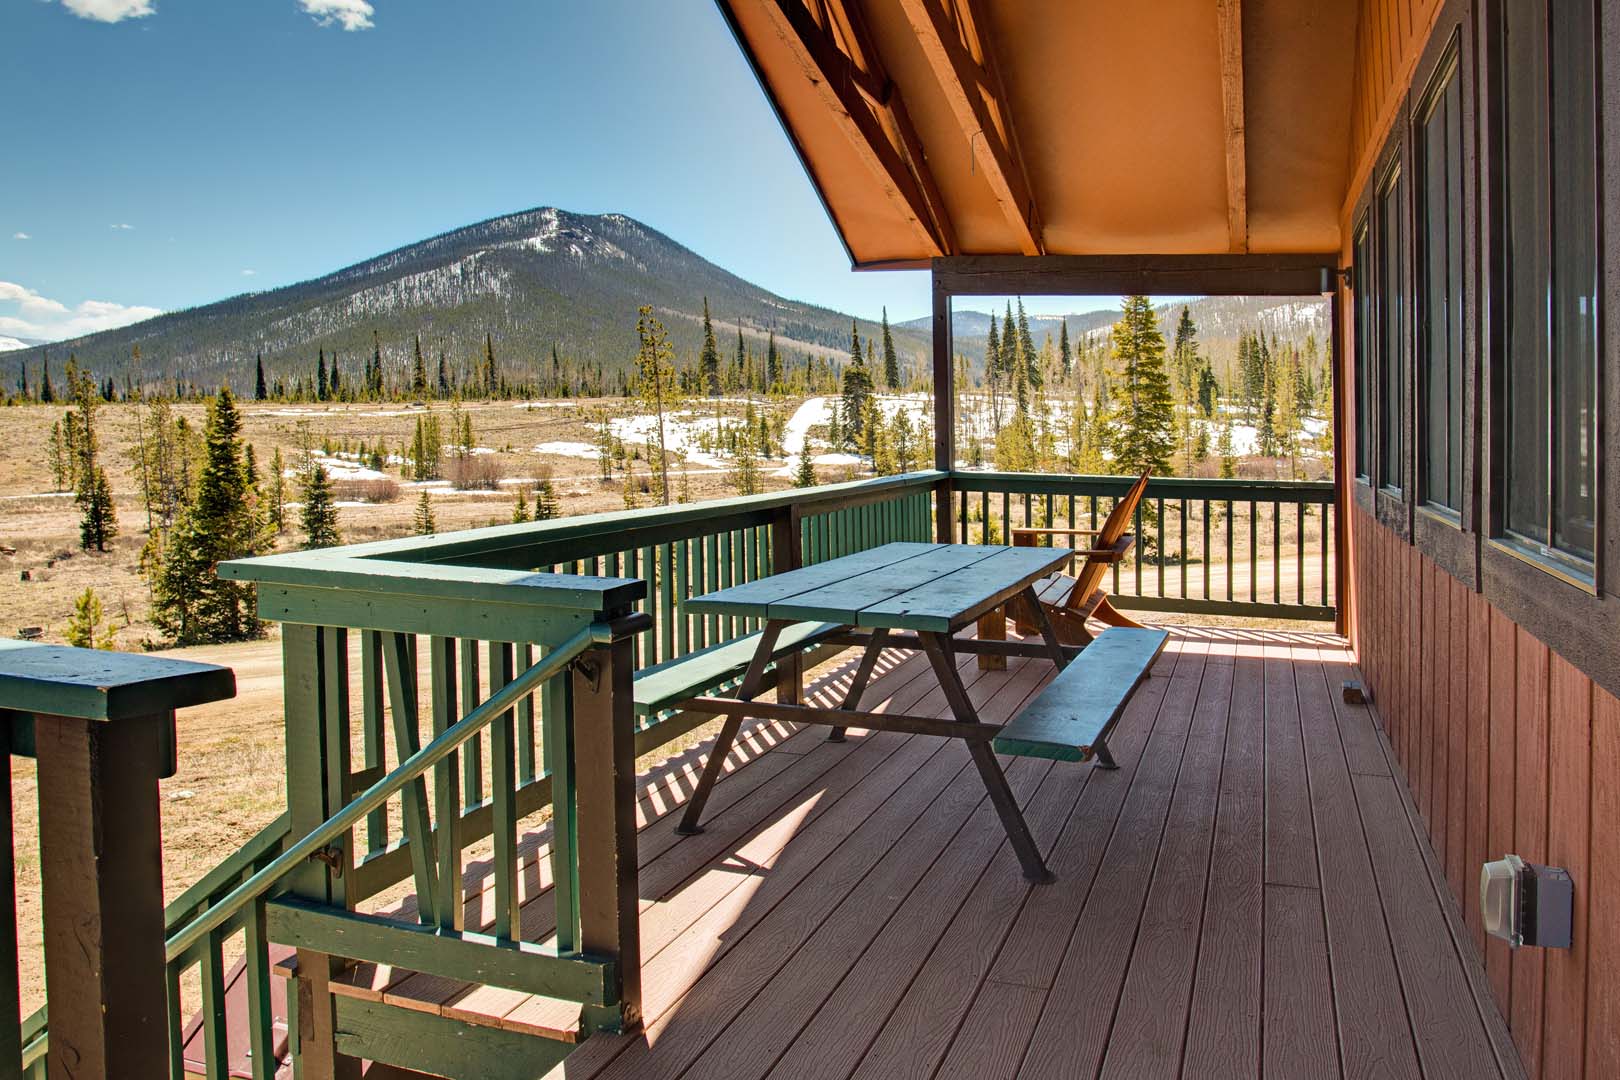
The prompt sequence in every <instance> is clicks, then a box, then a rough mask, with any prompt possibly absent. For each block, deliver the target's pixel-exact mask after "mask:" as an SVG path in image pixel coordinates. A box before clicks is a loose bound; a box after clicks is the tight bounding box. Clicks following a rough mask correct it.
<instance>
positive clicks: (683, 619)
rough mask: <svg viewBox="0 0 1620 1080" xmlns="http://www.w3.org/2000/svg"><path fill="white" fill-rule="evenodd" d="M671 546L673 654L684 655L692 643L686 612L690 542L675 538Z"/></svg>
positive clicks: (689, 590)
mask: <svg viewBox="0 0 1620 1080" xmlns="http://www.w3.org/2000/svg"><path fill="white" fill-rule="evenodd" d="M671 546H672V547H673V548H674V549H675V586H674V589H673V590H672V592H673V594H674V600H675V611H676V616H675V655H676V656H685V655H686V654H687V653H688V652H690V651H691V645H692V630H691V625H690V623H691V619H690V618H689V617H688V616H687V614H686V598H687V597H688V596H691V595H692V567H691V561H692V550H691V548H692V544H691V541H689V540H676V541H674V542H673V544H672V545H671Z"/></svg>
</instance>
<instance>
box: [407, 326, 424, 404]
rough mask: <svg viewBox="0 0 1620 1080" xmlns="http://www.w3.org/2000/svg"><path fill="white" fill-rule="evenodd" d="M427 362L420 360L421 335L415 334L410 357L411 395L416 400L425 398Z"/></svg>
mask: <svg viewBox="0 0 1620 1080" xmlns="http://www.w3.org/2000/svg"><path fill="white" fill-rule="evenodd" d="M427 390H428V381H427V361H425V360H423V359H422V335H421V334H417V335H416V338H415V344H414V346H413V352H412V355H411V395H412V396H413V397H414V398H416V399H417V400H419V401H420V400H421V399H422V398H425V397H427Z"/></svg>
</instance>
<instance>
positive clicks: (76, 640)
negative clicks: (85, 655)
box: [62, 587, 118, 649]
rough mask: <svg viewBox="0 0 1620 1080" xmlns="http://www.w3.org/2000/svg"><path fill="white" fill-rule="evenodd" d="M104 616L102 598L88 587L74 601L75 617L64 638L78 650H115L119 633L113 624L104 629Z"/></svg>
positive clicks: (71, 620) (70, 622)
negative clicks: (102, 623) (102, 621)
mask: <svg viewBox="0 0 1620 1080" xmlns="http://www.w3.org/2000/svg"><path fill="white" fill-rule="evenodd" d="M104 615H105V612H104V609H103V608H102V604H101V597H99V596H97V595H96V590H95V589H92V588H89V587H86V588H85V590H84V592H82V593H80V594H79V596H78V599H76V600H74V601H73V615H72V616H71V617H70V618H69V619H68V624H67V628H66V629H65V630H64V631H63V633H62V636H63V637H65V638H66V639H67V643H68V644H69V645H72V646H73V647H74V648H77V649H115V648H117V647H118V646H117V635H118V631H117V629H116V628H115V627H114V626H113V625H112V623H111V622H109V623H108V624H107V626H106V627H105V629H103V628H102V625H101V620H102V618H103V617H104Z"/></svg>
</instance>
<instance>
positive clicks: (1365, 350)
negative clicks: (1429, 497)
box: [1352, 217, 1373, 479]
mask: <svg viewBox="0 0 1620 1080" xmlns="http://www.w3.org/2000/svg"><path fill="white" fill-rule="evenodd" d="M1355 237H1356V240H1355V251H1354V253H1353V258H1354V262H1353V264H1352V265H1353V266H1354V267H1355V277H1354V278H1353V281H1354V284H1355V321H1356V323H1355V325H1356V475H1357V476H1358V477H1361V478H1362V479H1371V477H1372V431H1373V428H1372V409H1373V396H1372V387H1373V377H1372V363H1373V315H1372V310H1373V261H1372V227H1371V225H1369V224H1368V222H1367V219H1366V218H1365V217H1363V218H1362V219H1361V223H1360V224H1359V225H1357V226H1356V231H1355Z"/></svg>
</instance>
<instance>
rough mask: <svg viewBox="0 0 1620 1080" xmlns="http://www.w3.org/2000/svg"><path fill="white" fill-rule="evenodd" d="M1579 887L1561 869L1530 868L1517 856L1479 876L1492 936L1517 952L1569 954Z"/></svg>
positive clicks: (1482, 908) (1486, 868) (1487, 866)
mask: <svg viewBox="0 0 1620 1080" xmlns="http://www.w3.org/2000/svg"><path fill="white" fill-rule="evenodd" d="M1574 901H1575V883H1574V882H1573V881H1572V880H1571V879H1570V876H1569V872H1568V871H1567V870H1565V869H1564V868H1563V867H1560V866H1540V865H1538V864H1536V863H1527V862H1525V861H1524V860H1523V859H1521V858H1519V857H1518V856H1517V855H1508V856H1506V857H1505V858H1502V859H1498V860H1496V861H1494V862H1488V863H1486V864H1485V866H1484V868H1483V869H1482V870H1481V872H1480V879H1479V909H1480V914H1481V916H1482V917H1483V919H1484V923H1485V930H1486V932H1487V933H1489V934H1491V935H1493V936H1495V937H1499V938H1501V939H1502V940H1503V941H1506V942H1507V943H1508V944H1509V945H1511V946H1512V947H1513V948H1515V949H1517V948H1518V947H1519V946H1521V945H1536V946H1540V947H1542V948H1547V949H1567V948H1569V945H1570V930H1571V920H1572V918H1573V915H1574Z"/></svg>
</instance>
